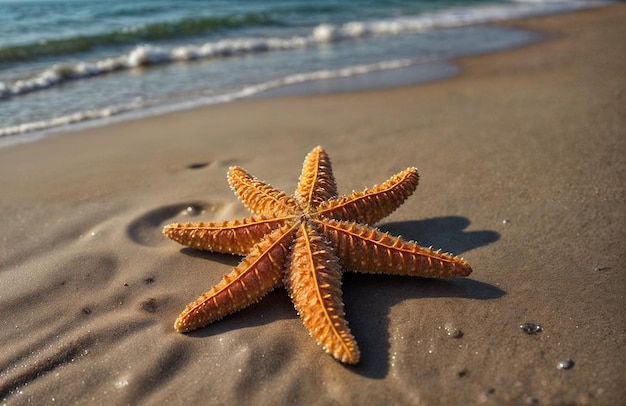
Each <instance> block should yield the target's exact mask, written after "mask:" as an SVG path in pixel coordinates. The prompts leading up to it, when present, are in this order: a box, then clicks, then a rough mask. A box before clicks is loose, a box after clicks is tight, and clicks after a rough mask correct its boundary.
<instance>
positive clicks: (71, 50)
mask: <svg viewBox="0 0 626 406" xmlns="http://www.w3.org/2000/svg"><path fill="white" fill-rule="evenodd" d="M263 25H279V23H277V22H275V21H273V20H271V19H270V17H268V16H267V15H265V14H263V13H258V14H245V15H235V16H226V17H200V18H186V19H182V20H179V21H174V22H159V23H152V24H147V25H141V26H137V27H133V28H127V29H124V30H118V31H113V32H106V33H103V34H95V35H88V36H87V35H85V36H76V37H70V38H64V39H56V40H50V41H43V42H36V43H30V44H23V45H12V46H8V47H4V48H0V63H7V62H24V61H29V60H33V59H37V58H41V57H49V56H61V55H70V54H75V53H80V52H87V51H90V50H92V49H94V48H96V47H101V46H119V45H132V44H134V43H137V42H149V41H159V40H170V39H176V38H185V37H191V36H194V35H199V34H203V33H207V32H213V31H217V30H220V29H228V28H241V27H246V26H263Z"/></svg>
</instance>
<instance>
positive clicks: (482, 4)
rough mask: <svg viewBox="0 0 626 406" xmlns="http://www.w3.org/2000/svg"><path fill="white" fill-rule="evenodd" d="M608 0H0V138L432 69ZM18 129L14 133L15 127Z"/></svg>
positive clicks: (427, 76) (448, 70) (383, 80)
mask: <svg viewBox="0 0 626 406" xmlns="http://www.w3.org/2000/svg"><path fill="white" fill-rule="evenodd" d="M605 3H607V2H604V1H585V0H571V1H554V0H552V1H549V0H544V1H542V0H534V1H530V0H528V1H511V0H500V1H478V0H475V1H445V0H440V1H432V0H430V1H429V0H421V1H420V0H413V1H401V0H395V1H389V0H353V1H349V2H348V1H338V0H317V1H313V0H289V1H287V0H282V1H273V2H258V1H255V0H238V1H233V0H206V1H201V0H133V1H127V0H107V1H99V0H0V139H3V140H6V139H8V138H11V139H28V138H29V137H30V138H33V135H35V136H37V134H39V135H41V134H46V133H49V132H51V131H59V130H62V131H64V130H68V129H72V128H78V127H80V126H85V125H99V124H102V123H106V122H110V121H113V120H120V119H127V118H133V117H140V116H145V115H150V114H159V113H161V112H165V111H173V110H179V109H184V108H191V107H196V106H200V105H208V104H215V103H224V102H229V101H232V100H236V99H241V98H246V97H251V96H264V95H267V96H271V95H275V94H285V93H292V94H293V93H311V92H333V91H345V90H357V89H362V88H372V87H379V86H394V85H402V84H406V83H416V82H420V81H427V80H433V79H437V78H441V77H445V76H448V75H451V74H454V73H455V72H456V67H455V66H454V65H452V64H450V63H449V62H448V61H449V60H450V59H451V58H454V57H458V56H462V55H469V54H477V53H484V52H491V51H495V50H499V49H504V48H510V47H513V46H517V45H520V44H524V43H528V42H529V41H532V40H535V39H537V37H538V34H537V33H532V32H527V31H522V30H514V29H507V28H503V27H497V26H493V25H485V23H490V22H497V21H502V20H506V19H512V18H520V17H526V16H535V15H544V14H549V13H559V12H566V11H570V10H575V9H580V8H585V7H593V6H598V5H602V4H605ZM9 136H11V137H9Z"/></svg>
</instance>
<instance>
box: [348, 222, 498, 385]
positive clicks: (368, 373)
mask: <svg viewBox="0 0 626 406" xmlns="http://www.w3.org/2000/svg"><path fill="white" fill-rule="evenodd" d="M469 224H470V221H469V219H467V218H465V217H458V216H448V217H436V218H432V219H426V220H415V221H403V222H394V223H385V224H383V225H381V226H380V227H379V228H380V229H381V230H382V231H387V232H389V233H391V234H393V235H402V236H403V238H404V239H406V240H414V241H416V242H418V243H419V244H420V245H422V246H429V245H432V246H433V247H434V248H435V249H437V248H440V247H441V248H444V250H445V251H450V252H452V253H453V254H455V255H459V254H461V253H464V252H467V251H470V250H472V249H475V248H478V247H481V246H484V245H488V244H491V243H493V242H495V241H497V240H498V239H499V238H500V235H499V234H498V233H497V232H495V231H489V230H483V231H469V232H466V231H463V230H464V229H465V228H466V227H467V226H469ZM343 286H344V293H343V299H344V303H345V306H346V315H347V317H348V321H349V323H350V328H351V329H352V333H353V334H354V336H355V337H356V339H357V341H358V343H359V347H360V348H361V351H362V353H361V362H360V363H359V364H357V365H355V366H346V367H347V368H349V369H351V370H352V371H354V372H355V373H358V374H360V375H363V376H365V377H368V378H372V379H382V378H384V377H385V376H386V375H387V374H388V372H389V362H390V360H389V351H390V341H389V312H390V310H391V308H392V307H393V306H394V305H396V304H398V303H401V302H403V301H405V300H408V299H420V298H442V297H456V298H466V299H478V300H491V299H497V298H499V297H502V296H503V295H505V294H506V292H505V291H503V290H502V289H500V288H498V287H496V286H493V285H490V284H487V283H484V282H480V281H477V280H474V279H468V278H461V279H429V278H416V277H411V276H393V277H390V276H388V275H375V274H362V273H358V274H357V273H355V272H346V273H345V274H344V277H343ZM381 287H382V288H381ZM363 298H369V299H368V300H366V301H364V299H363ZM371 298H375V299H374V300H371ZM385 350H386V351H385Z"/></svg>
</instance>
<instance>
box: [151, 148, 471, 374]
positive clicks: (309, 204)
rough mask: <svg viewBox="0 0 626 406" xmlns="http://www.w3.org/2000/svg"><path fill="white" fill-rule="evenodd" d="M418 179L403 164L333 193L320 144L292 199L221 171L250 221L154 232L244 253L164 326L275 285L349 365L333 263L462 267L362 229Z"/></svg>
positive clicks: (398, 269)
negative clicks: (362, 186) (379, 178)
mask: <svg viewBox="0 0 626 406" xmlns="http://www.w3.org/2000/svg"><path fill="white" fill-rule="evenodd" d="M418 181H419V176H418V174H417V170H416V169H415V168H407V169H405V170H403V171H402V172H400V173H398V174H397V175H394V176H392V177H391V178H390V179H389V180H387V181H386V182H384V183H382V184H381V185H378V186H374V187H373V188H371V189H366V190H364V191H363V192H353V193H352V194H351V195H348V196H343V197H337V186H336V184H335V178H334V176H333V173H332V168H331V163H330V159H329V157H328V155H327V154H326V152H325V151H324V150H323V149H322V148H321V147H317V148H315V149H313V151H311V152H310V153H309V155H307V157H306V159H305V160H304V165H303V168H302V174H301V176H300V181H299V183H298V188H297V189H296V192H295V193H294V195H293V196H287V195H285V194H284V193H283V192H280V191H278V190H276V189H274V188H272V187H271V186H269V185H267V184H265V183H263V182H261V181H259V180H257V179H255V178H254V177H252V176H251V175H249V174H248V173H246V172H245V171H244V170H243V169H241V168H238V167H231V168H230V169H229V173H228V182H229V183H230V185H231V187H232V189H233V190H234V191H235V193H236V194H237V195H238V196H239V198H240V199H241V201H242V202H243V203H244V205H246V207H247V208H248V209H249V210H250V211H252V213H254V215H253V216H252V217H249V218H245V219H240V220H232V221H224V222H218V223H197V224H191V223H186V224H180V223H178V224H170V225H168V226H166V227H165V228H164V229H163V233H164V234H165V235H166V236H167V237H169V238H171V239H172V240H174V241H177V242H179V243H180V244H182V245H186V246H189V247H193V248H197V249H202V250H209V251H214V252H222V253H230V254H238V255H245V258H244V259H243V260H242V261H241V263H240V264H239V265H238V266H237V267H235V268H234V269H233V271H232V272H231V273H230V274H228V275H225V276H224V277H223V278H222V280H221V281H220V282H219V283H218V284H217V285H215V286H213V288H211V290H210V291H208V292H206V293H204V294H203V295H202V296H200V297H199V298H198V299H197V300H196V301H195V302H193V303H191V304H190V305H188V306H187V308H186V309H185V311H183V312H182V313H181V314H180V316H178V319H177V320H176V323H175V325H174V327H175V328H176V330H177V331H179V332H181V333H184V332H189V331H192V330H195V329H197V328H200V327H203V326H206V325H207V324H209V323H211V322H213V321H216V320H219V319H221V318H222V317H224V316H226V315H228V314H230V313H233V312H236V311H238V310H240V309H242V308H244V307H246V306H248V305H250V304H252V303H254V302H257V301H258V300H259V299H261V297H263V296H264V295H265V294H266V293H268V292H269V291H271V290H273V289H275V288H277V287H279V286H283V285H284V286H285V288H286V289H287V292H288V293H289V296H290V297H291V300H292V301H293V303H294V305H295V308H296V310H297V311H298V314H299V315H300V317H301V318H302V321H303V323H304V325H305V326H306V328H307V329H308V330H309V332H310V333H311V335H312V336H313V337H314V338H315V339H316V340H317V342H318V344H319V345H321V346H322V347H323V348H324V350H325V351H326V352H328V353H330V354H332V355H333V357H335V358H336V359H337V360H339V361H341V362H344V363H348V364H356V363H357V362H358V361H359V356H360V353H359V349H358V347H357V344H356V341H355V340H354V337H353V336H352V334H351V333H350V329H349V327H348V323H347V321H346V319H345V317H344V310H343V301H342V292H341V275H342V268H346V269H351V270H355V271H361V272H372V273H386V274H393V275H414V276H423V277H433V278H452V277H457V276H467V275H469V274H470V273H471V272H472V269H471V268H470V266H469V265H468V264H467V263H466V262H465V261H464V260H463V259H461V258H458V257H454V256H452V255H449V254H444V253H441V252H440V251H434V250H432V249H431V248H423V247H420V246H419V245H417V244H416V243H415V242H412V241H404V240H403V239H401V238H400V237H394V236H391V235H389V234H388V233H383V232H381V231H379V230H378V229H376V228H373V227H369V226H368V225H369V224H373V223H376V222H377V221H379V220H381V219H382V218H383V217H386V216H387V215H389V214H390V213H391V212H393V211H394V210H395V209H396V208H398V207H399V206H400V205H401V204H402V203H403V202H404V200H406V198H407V197H409V196H410V195H411V194H412V193H413V192H414V191H415V188H417V184H418Z"/></svg>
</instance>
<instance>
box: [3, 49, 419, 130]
mask: <svg viewBox="0 0 626 406" xmlns="http://www.w3.org/2000/svg"><path fill="white" fill-rule="evenodd" d="M430 61H431V60H430V59H427V58H416V59H398V60H390V61H383V62H378V63H373V64H364V65H355V66H349V67H345V68H341V69H333V70H331V69H328V70H317V71H313V72H306V73H297V74H293V75H288V76H285V77H282V78H278V79H274V80H270V81H266V82H262V83H257V84H253V85H249V86H245V87H243V88H241V89H239V90H236V91H233V92H229V93H224V94H219V95H213V96H209V97H204V98H197V99H195V100H191V101H185V102H180V103H175V104H169V105H158V104H155V103H154V102H148V101H145V100H143V99H140V98H137V99H134V100H132V101H130V102H128V103H125V104H122V105H118V106H108V107H105V108H100V109H90V110H86V111H81V112H76V113H72V114H67V115H63V116H60V117H53V118H51V119H48V120H40V121H34V122H29V123H23V124H18V125H14V126H9V127H4V128H0V137H6V136H13V135H21V134H26V133H31V132H37V131H49V130H52V129H54V128H58V127H65V126H68V125H72V124H77V123H83V122H87V121H94V120H100V119H107V118H111V117H114V116H119V115H121V114H124V113H130V112H136V111H140V110H144V111H148V110H149V109H152V110H153V111H152V114H161V113H164V112H171V111H177V110H183V109H188V108H192V107H198V106H206V105H212V104H219V103H227V102H230V101H234V100H237V99H242V98H246V97H250V96H253V95H256V94H259V93H262V92H265V91H268V90H272V89H276V88H280V87H284V86H289V85H295V84H300V83H307V82H314V81H318V80H326V79H335V78H348V77H352V76H356V75H363V74H367V73H373V72H381V71H387V70H393V69H401V68H406V67H409V66H412V65H416V64H418V63H426V62H430ZM147 114H148V113H146V115H147Z"/></svg>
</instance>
